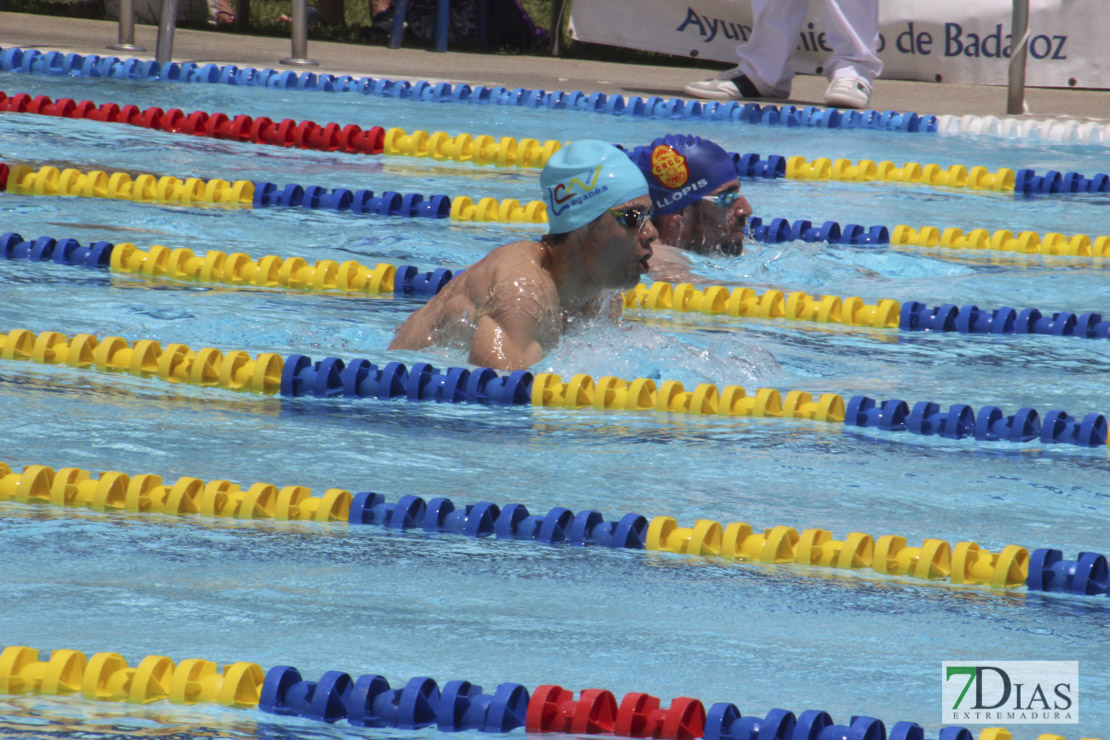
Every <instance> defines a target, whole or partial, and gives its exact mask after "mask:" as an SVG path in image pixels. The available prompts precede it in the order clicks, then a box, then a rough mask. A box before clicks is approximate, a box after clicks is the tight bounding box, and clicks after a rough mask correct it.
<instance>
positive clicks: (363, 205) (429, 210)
mask: <svg viewBox="0 0 1110 740" xmlns="http://www.w3.org/2000/svg"><path fill="white" fill-rule="evenodd" d="M254 206H255V207H256V208H263V207H283V208H309V209H324V210H332V211H350V212H351V213H358V214H375V215H379V216H406V217H409V218H447V217H449V216H450V215H451V198H450V197H449V196H446V195H430V196H428V197H426V198H425V196H423V195H422V194H420V193H396V192H393V191H389V190H387V191H385V192H383V193H382V194H381V195H379V196H375V195H374V191H372V190H353V191H352V190H348V189H347V188H335V189H333V190H328V189H327V188H325V187H321V186H319V185H299V184H296V183H291V184H289V185H285V186H281V185H276V184H274V183H272V182H255V183H254Z"/></svg>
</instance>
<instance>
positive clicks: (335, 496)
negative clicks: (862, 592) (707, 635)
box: [0, 461, 1108, 596]
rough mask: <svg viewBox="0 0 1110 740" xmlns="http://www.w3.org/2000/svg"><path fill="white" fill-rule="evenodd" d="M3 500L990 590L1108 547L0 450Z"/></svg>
mask: <svg viewBox="0 0 1110 740" xmlns="http://www.w3.org/2000/svg"><path fill="white" fill-rule="evenodd" d="M0 501H14V502H17V503H22V504H51V505H54V506H62V507H69V508H85V509H90V510H93V511H109V512H111V511H114V512H125V511H126V512H136V513H139V512H141V513H157V514H167V515H173V516H204V517H214V518H225V519H237V520H263V519H265V520H277V521H315V522H346V523H347V524H350V525H376V526H379V527H385V528H387V529H392V530H400V531H404V530H421V531H424V532H428V533H450V534H457V535H464V536H469V537H476V538H480V539H481V538H488V537H496V538H497V539H499V540H512V541H529V542H538V543H541V544H547V545H564V544H565V545H572V546H582V547H585V546H591V547H606V548H623V549H632V550H650V551H658V552H668V553H673V554H676V555H689V556H693V557H701V558H705V557H713V558H720V559H723V560H733V561H740V562H749V563H753V564H764V565H772V564H774V565H782V564H798V565H805V566H818V567H824V568H836V569H839V570H848V571H852V573H853V575H854V574H855V573H858V572H859V571H862V570H870V571H872V572H873V573H877V574H882V575H889V576H901V577H911V578H917V579H921V580H925V581H931V582H938V581H945V582H948V583H950V584H953V585H972V586H987V587H990V588H998V589H1016V588H1020V587H1025V588H1027V589H1028V590H1029V591H1044V592H1056V593H1070V594H1074V595H1080V596H1101V595H1107V589H1108V578H1107V558H1106V556H1105V555H1102V554H1099V553H1093V552H1081V553H1079V555H1078V556H1077V557H1076V559H1074V560H1069V559H1066V558H1065V557H1064V553H1063V551H1062V550H1059V549H1056V548H1048V547H1043V548H1037V549H1035V550H1033V551H1032V553H1030V550H1029V549H1028V548H1026V547H1021V546H1018V545H1006V546H1004V547H1002V548H1000V549H999V550H998V552H993V553H992V552H990V551H989V550H987V549H986V548H983V547H980V545H979V544H978V543H976V542H970V541H965V542H958V543H956V544H955V545H950V544H949V543H948V542H945V541H944V540H939V539H935V538H926V539H924V540H923V541H922V543H921V545H909V544H908V540H907V538H906V537H904V536H902V535H883V536H880V537H878V538H875V537H873V536H871V535H869V534H865V533H863V532H851V533H849V534H848V535H847V536H846V537H845V538H844V539H843V540H835V539H833V533H832V532H831V531H830V530H828V529H823V528H810V529H805V530H802V531H801V532H800V533H799V532H798V531H797V530H796V529H794V528H793V527H789V526H782V525H778V526H773V527H768V528H766V529H764V530H763V531H762V532H760V531H758V530H755V529H753V527H752V525H750V524H748V523H747V522H731V523H727V524H721V523H720V522H717V521H714V520H710V519H698V520H696V521H695V522H694V524H693V526H690V527H683V526H679V524H678V522H677V521H676V520H675V519H674V518H673V517H669V516H655V517H653V518H651V519H650V520H649V519H648V518H646V517H645V516H643V515H640V514H635V513H631V514H625V515H623V516H621V517H620V518H619V519H615V520H609V521H606V520H605V518H604V516H603V514H602V513H601V512H600V511H596V510H592V509H584V510H582V511H579V512H577V513H575V512H574V511H572V510H570V509H567V508H565V507H561V506H553V507H552V508H551V509H550V510H549V511H548V512H547V513H546V514H531V513H530V512H529V511H528V508H527V507H525V506H524V505H523V504H516V503H513V504H507V505H500V506H499V505H498V504H495V503H492V502H489V501H478V502H476V503H473V504H465V505H464V504H456V503H455V502H454V501H452V500H451V499H449V498H444V497H435V498H432V499H428V500H425V499H423V498H421V497H419V496H414V495H404V496H400V497H399V498H398V499H397V500H396V501H393V502H388V501H386V499H385V497H384V496H383V495H382V494H380V493H376V492H372V491H361V492H354V493H352V492H350V491H348V490H347V489H344V488H328V489H326V491H325V492H324V495H323V496H313V495H312V490H311V489H310V488H307V487H305V486H296V485H292V486H283V487H280V488H279V487H278V486H276V485H274V484H272V483H263V482H258V483H253V484H251V485H249V486H242V485H239V484H237V483H233V482H232V481H229V480H224V479H218V480H212V481H207V482H206V481H203V480H201V479H199V478H195V477H191V476H183V477H181V478H179V479H178V480H177V481H176V482H169V481H163V479H162V476H160V475H155V474H141V475H128V474H126V473H122V472H119V471H105V472H101V473H100V474H99V475H97V474H95V473H93V472H91V471H88V470H83V469H80V468H59V469H58V470H54V469H53V468H50V467H48V466H45V465H27V466H24V467H23V470H22V472H21V473H16V472H13V471H12V469H11V467H9V466H8V465H7V464H6V463H4V462H3V461H0Z"/></svg>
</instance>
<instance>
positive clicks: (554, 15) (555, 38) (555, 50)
mask: <svg viewBox="0 0 1110 740" xmlns="http://www.w3.org/2000/svg"><path fill="white" fill-rule="evenodd" d="M562 25H563V0H551V56H553V57H557V56H559V53H560V49H559V36H560V30H559V29H560V27H561V26H562Z"/></svg>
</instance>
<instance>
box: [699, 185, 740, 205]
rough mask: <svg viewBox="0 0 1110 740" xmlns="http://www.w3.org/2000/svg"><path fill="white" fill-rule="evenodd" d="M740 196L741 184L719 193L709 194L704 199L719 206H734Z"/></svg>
mask: <svg viewBox="0 0 1110 740" xmlns="http://www.w3.org/2000/svg"><path fill="white" fill-rule="evenodd" d="M739 197H740V186H739V185H737V186H736V187H733V188H729V189H728V190H726V191H725V192H723V193H718V194H717V195H707V196H705V197H704V198H702V200H707V201H709V202H710V203H716V204H717V207H718V208H732V204H733V203H735V202H736V201H737V199H739Z"/></svg>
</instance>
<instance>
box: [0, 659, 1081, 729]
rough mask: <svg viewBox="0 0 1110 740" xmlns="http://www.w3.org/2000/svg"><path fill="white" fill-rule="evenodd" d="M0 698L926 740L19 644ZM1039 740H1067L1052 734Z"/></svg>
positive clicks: (804, 719)
mask: <svg viewBox="0 0 1110 740" xmlns="http://www.w3.org/2000/svg"><path fill="white" fill-rule="evenodd" d="M0 692H3V693H7V694H37V695H50V696H66V695H73V694H77V693H80V694H81V696H82V698H85V699H92V700H100V701H115V702H124V701H126V702H129V703H133V704H148V703H152V702H157V701H166V700H168V701H170V702H171V703H174V704H199V703H215V704H220V705H222V706H225V707H233V708H240V709H251V708H257V709H259V710H261V711H262V712H265V713H267V714H274V715H280V716H292V717H302V718H305V719H311V720H315V721H318V722H327V723H329V724H330V723H335V722H339V721H346V722H347V723H348V724H350V725H353V726H355V727H391V728H396V729H401V730H419V729H423V728H426V727H435V728H436V729H438V730H440V731H441V732H458V731H462V730H477V731H479V732H489V733H506V732H511V731H513V730H516V729H519V728H524V731H525V732H526V733H530V734H531V733H547V732H562V733H572V734H577V735H608V736H615V737H630V738H644V737H654V738H659V740H693V739H694V738H704V739H705V740H755V739H756V738H759V739H760V740H828V738H834V737H845V738H862V739H865V740H871V739H874V738H887V739H888V740H924V739H925V734H924V730H923V729H922V727H921V726H920V725H918V724H917V723H916V722H907V721H902V722H897V723H895V724H894V725H892V726H891V728H890V729H889V730H887V728H886V726H885V725H884V724H883V722H882V721H881V720H878V719H875V718H874V717H865V716H852V717H851V719H850V720H849V722H848V724H846V725H837V724H835V723H834V720H833V718H832V716H831V715H830V714H829V713H828V712H825V711H823V710H816V709H809V710H806V711H803V712H801V713H800V714H797V715H795V714H794V713H793V712H791V711H788V710H785V709H772V710H770V711H769V712H768V713H767V714H766V715H765V716H763V717H756V716H751V715H748V716H741V714H740V710H739V709H738V708H737V707H736V705H735V704H731V703H727V702H720V703H717V704H713V705H712V706H710V707H709V709H706V707H705V704H704V703H703V702H701V701H699V700H698V699H694V698H691V697H685V696H683V697H676V698H675V699H672V700H671V703H670V706H668V707H663V706H662V702H661V701H660V699H659V698H658V697H655V696H652V695H650V694H646V693H643V692H630V693H628V694H625V695H624V697H623V698H622V699H621V700H620V702H619V703H618V702H617V698H616V696H615V695H614V694H613V693H612V692H611V691H608V690H606V689H596V688H595V689H584V690H582V691H581V692H579V696H578V698H577V699H575V698H574V692H573V691H570V690H567V689H564V688H563V687H562V686H558V685H555V684H545V685H541V686H537V687H536V688H535V689H533V690H532V691H531V692H529V690H528V689H527V688H526V687H525V686H524V685H522V684H518V683H510V682H505V683H501V684H499V685H498V686H497V688H496V689H494V690H492V691H490V692H488V693H487V692H486V691H485V690H484V689H483V687H482V686H479V685H476V684H472V683H471V682H470V681H466V680H453V681H448V682H446V683H445V684H444V685H443V686H442V687H440V686H439V685H438V684H437V683H436V681H435V680H434V679H432V678H430V677H427V676H417V677H414V678H411V679H409V680H408V681H406V682H405V684H404V686H403V687H398V688H393V687H391V686H390V684H389V681H388V680H387V679H386V678H385V677H384V676H381V675H377V674H366V675H362V676H359V677H358V678H353V677H352V676H351V675H350V674H348V673H346V672H344V671H338V670H331V671H326V672H325V673H324V674H323V675H321V677H320V678H319V679H318V680H315V681H312V680H307V679H305V678H303V677H302V675H301V673H300V671H298V670H297V669H296V668H293V667H292V666H288V665H279V666H274V667H272V668H270V669H269V670H267V671H263V669H262V667H261V666H259V665H258V664H256V663H248V662H236V663H231V664H229V665H227V666H226V667H225V669H224V671H223V672H222V673H221V672H220V671H219V666H218V664H217V663H215V662H213V661H208V660H201V659H189V660H183V661H181V662H179V663H178V664H177V665H176V666H175V665H174V663H173V661H172V660H171V659H170V658H168V657H166V656H163V655H148V656H146V657H145V658H143V659H142V660H140V661H139V663H138V664H137V665H136V666H135V667H129V666H128V665H127V663H126V661H125V660H124V658H123V656H121V655H120V654H119V653H95V654H93V655H92V657H91V658H86V657H85V655H84V653H81V652H78V651H76V650H54V651H53V652H52V653H50V655H49V657H46V656H43V658H42V659H40V656H39V652H38V650H36V649H34V648H30V647H26V646H22V645H11V646H7V647H5V648H4V650H3V652H0ZM1012 737H1013V736H1012V734H1011V733H1010V731H1009V730H1007V729H1005V728H1001V727H988V728H984V729H982V730H981V731H980V732H979V736H978V740H1012ZM936 738H937V740H973V738H974V736H973V735H972V733H971V731H970V730H968V729H967V728H965V727H957V726H949V727H945V728H943V729H941V730H940V731H939V734H938V735H937V736H936ZM1039 740H1064V738H1062V737H1061V736H1059V735H1048V734H1043V735H1040V736H1039Z"/></svg>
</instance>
